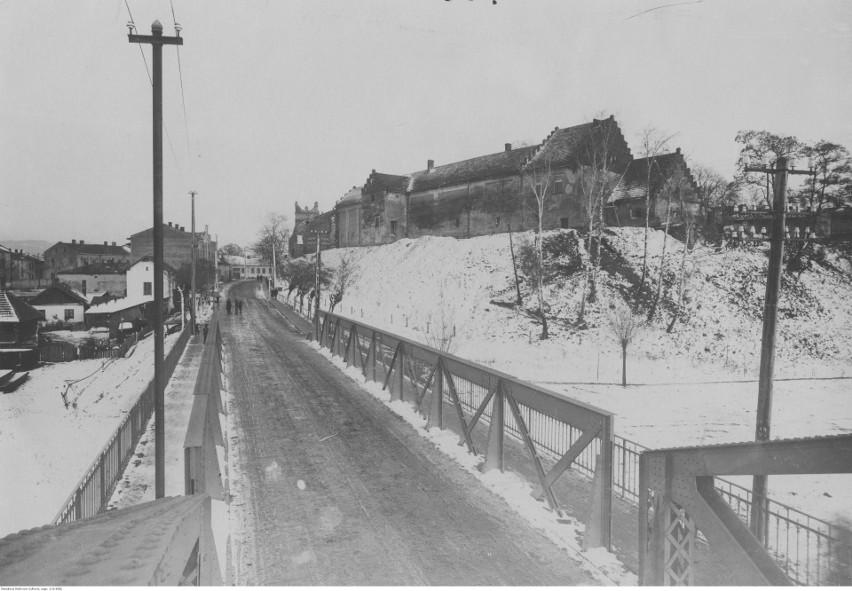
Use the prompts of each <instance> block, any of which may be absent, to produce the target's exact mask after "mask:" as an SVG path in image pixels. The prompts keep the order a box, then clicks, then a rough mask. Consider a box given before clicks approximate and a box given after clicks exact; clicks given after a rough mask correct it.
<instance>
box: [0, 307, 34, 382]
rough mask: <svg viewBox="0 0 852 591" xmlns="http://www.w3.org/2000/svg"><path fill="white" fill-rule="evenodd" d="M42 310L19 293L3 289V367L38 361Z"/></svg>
mask: <svg viewBox="0 0 852 591" xmlns="http://www.w3.org/2000/svg"><path fill="white" fill-rule="evenodd" d="M39 320H41V312H39V311H38V310H36V309H35V308H33V307H32V306H30V305H29V304H27V303H26V302H24V301H23V300H22V299H20V298H19V297H17V296H16V295H14V294H12V293H10V292H8V291H6V290H0V368H11V367H17V366H18V365H19V364H23V365H29V364H30V362H31V361H32V357H33V356H34V359H35V362H37V361H38V352H37V349H36V347H37V345H38V342H37V341H38V321H39Z"/></svg>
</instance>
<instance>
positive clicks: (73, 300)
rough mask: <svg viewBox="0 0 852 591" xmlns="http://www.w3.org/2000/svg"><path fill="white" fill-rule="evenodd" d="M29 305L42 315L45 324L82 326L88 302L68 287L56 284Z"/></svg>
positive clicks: (37, 296) (33, 299)
mask: <svg viewBox="0 0 852 591" xmlns="http://www.w3.org/2000/svg"><path fill="white" fill-rule="evenodd" d="M29 303H30V305H31V306H32V307H33V308H35V309H36V310H38V311H39V312H41V313H42V315H43V322H44V323H46V324H52V325H56V324H61V325H72V324H82V323H83V321H84V320H85V313H86V309H87V308H88V307H89V300H87V299H86V298H85V297H83V295H82V294H80V293H78V292H76V291H74V290H73V289H71V288H70V287H69V286H67V285H64V284H62V283H56V284H54V285H51V286H50V287H48V288H46V289H45V290H44V291H42V292H41V293H39V294H38V295H36V296H35V297H34V298H32V299H31V300H30V302H29Z"/></svg>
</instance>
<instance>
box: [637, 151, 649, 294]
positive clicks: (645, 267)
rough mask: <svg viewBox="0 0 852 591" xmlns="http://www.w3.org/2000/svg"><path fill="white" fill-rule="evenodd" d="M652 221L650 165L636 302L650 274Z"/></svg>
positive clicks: (646, 187) (646, 186)
mask: <svg viewBox="0 0 852 591" xmlns="http://www.w3.org/2000/svg"><path fill="white" fill-rule="evenodd" d="M650 223H651V167H650V165H649V166H648V179H647V184H646V185H645V239H644V242H645V245H644V247H643V250H642V277H640V278H639V285H638V286H637V287H636V302H637V304H638V302H639V296H640V295H642V290H643V289H644V288H645V279H646V278H647V276H648V229H649V226H650Z"/></svg>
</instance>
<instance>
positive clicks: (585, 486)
mask: <svg viewBox="0 0 852 591" xmlns="http://www.w3.org/2000/svg"><path fill="white" fill-rule="evenodd" d="M273 305H274V307H275V309H276V310H279V311H280V312H281V315H282V316H283V317H284V318H285V319H286V320H288V321H289V322H291V323H292V324H293V325H294V326H296V328H297V329H298V330H299V331H300V332H302V333H303V334H304V335H305V336H307V335H308V334H310V333H311V332H312V331H313V323H312V322H311V321H309V320H306V319H305V318H303V317H302V316H300V315H299V314H298V313H297V312H296V311H294V310H293V309H292V308H291V307H290V306H289V305H287V304H284V303H282V302H280V301H275V302H274V303H273ZM444 427H445V429H450V430H452V431H454V432H456V433H459V434H460V433H461V432H462V431H461V427H460V423H459V421H458V417H457V416H456V415H455V413H453V412H448V408H447V407H445V411H444ZM487 435H488V427H487V424H483V426H482V427H477V428H476V429H475V430H474V433H473V440H474V445H475V447H476V449H477V450H484V449H486V448H487ZM460 437H461V436H460ZM505 454H506V455H505V462H506V464H505V465H506V470H507V471H511V472H514V473H516V474H518V475H520V476H522V477H523V478H524V479H525V480H526V481H527V482H529V483H531V484H532V485H535V484H536V483H537V482H538V477H537V475H536V472H535V467H534V464H533V463H532V462H531V461H530V459H529V452H528V451H527V450H526V448H525V447H524V445H523V443H521V442H519V441H514V440H513V439H511V438H507V439H506V450H505ZM553 463H554V462H553V461H552V460H549V459H548V458H547V457H542V464H543V466H544V468H545V471H548V470H549V469H550V468H551V467H552V465H553ZM592 488H593V482H592V479H591V478H588V477H587V476H585V475H583V474H581V473H579V472H576V471H574V470H568V471H566V472H565V473H564V474H563V476H561V477H560V478H559V479H558V480H557V481H556V482H555V483H554V485H553V487H552V489H553V493H554V495H555V496H556V498H557V500H558V502H559V505H560V508H561V509H562V510H563V511H564V512H565V513H567V514H568V515H570V516H571V517H573V518H574V519H576V520H577V521H579V522H581V523H584V522H585V521H586V519H587V517H588V516H589V515H590V514H591V512H592V503H591V498H592ZM612 510H613V516H612V552H613V554H615V555H616V557H617V558H618V560H619V561H620V562H621V563H622V564H623V565H624V566H625V567H626V568H627V569H628V570H629V571H631V572H633V573H638V572H639V556H638V548H639V508H638V506H637V505H636V504H635V503H634V502H632V501H631V500H628V499H625V498H622V497H619V496H617V495H616V494H614V496H613V503H612ZM577 543H578V545H579V544H581V543H582V541H581V540H577ZM694 560H695V569H696V581H700V584H702V585H736V581H734V580H729V578H728V576H729V575H730V573H729V572H728V571H726V570H725V569H724V567H723V566H722V565H721V564H719V563H718V562H717V561H716V560H715V559H714V557H713V556H712V555H710V554H709V552H708V550H707V548H706V547H705V546H703V545H697V546H696V552H695V556H694Z"/></svg>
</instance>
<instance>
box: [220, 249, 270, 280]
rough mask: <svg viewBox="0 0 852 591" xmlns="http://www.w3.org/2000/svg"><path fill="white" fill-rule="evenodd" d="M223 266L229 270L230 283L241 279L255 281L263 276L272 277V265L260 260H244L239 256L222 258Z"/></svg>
mask: <svg viewBox="0 0 852 591" xmlns="http://www.w3.org/2000/svg"><path fill="white" fill-rule="evenodd" d="M223 258H224V259H225V264H226V265H227V266H228V267H229V268H230V272H231V276H230V281H239V280H241V279H256V278H257V277H259V276H261V275H263V276H265V277H271V276H272V264H271V263H268V262H266V261H262V260H260V259H252V258H244V257H241V256H227V255H226V256H224V257H223Z"/></svg>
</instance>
